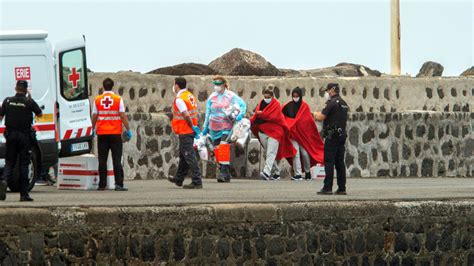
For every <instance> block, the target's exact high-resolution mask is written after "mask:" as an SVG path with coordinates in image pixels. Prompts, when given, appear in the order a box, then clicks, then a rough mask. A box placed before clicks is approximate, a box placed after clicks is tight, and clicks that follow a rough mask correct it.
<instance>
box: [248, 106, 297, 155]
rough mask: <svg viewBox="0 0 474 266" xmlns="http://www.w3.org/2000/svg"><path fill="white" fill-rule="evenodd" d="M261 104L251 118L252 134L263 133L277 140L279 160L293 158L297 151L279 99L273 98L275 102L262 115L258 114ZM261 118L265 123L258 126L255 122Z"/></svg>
mask: <svg viewBox="0 0 474 266" xmlns="http://www.w3.org/2000/svg"><path fill="white" fill-rule="evenodd" d="M261 103H262V102H261V101H260V103H259V104H258V106H257V109H256V110H255V114H254V115H253V116H252V117H251V118H250V122H251V123H252V126H251V128H250V129H251V130H252V133H253V134H254V135H255V136H257V138H258V132H259V131H262V132H263V133H265V134H266V135H267V136H269V137H271V138H274V139H276V140H277V141H278V142H279V143H280V145H279V147H278V153H277V157H276V159H277V160H281V159H283V158H293V157H294V156H295V154H296V150H295V148H294V147H293V144H291V140H290V137H289V134H288V133H289V132H288V125H287V124H286V121H285V116H284V115H283V113H282V112H281V105H280V102H278V100H277V99H275V98H273V100H272V101H271V102H270V103H269V104H268V105H267V107H265V109H263V111H262V113H261V114H257V112H258V111H259V110H260V104H261ZM257 118H259V119H262V120H264V121H265V122H264V123H262V124H256V123H255V120H256V119H257Z"/></svg>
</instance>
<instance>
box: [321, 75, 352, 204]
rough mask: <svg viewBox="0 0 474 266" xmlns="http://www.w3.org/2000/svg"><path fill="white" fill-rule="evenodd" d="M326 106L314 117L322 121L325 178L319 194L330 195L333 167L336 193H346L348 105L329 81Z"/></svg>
mask: <svg viewBox="0 0 474 266" xmlns="http://www.w3.org/2000/svg"><path fill="white" fill-rule="evenodd" d="M325 97H326V99H327V102H326V107H324V109H323V110H322V111H321V112H315V113H314V114H313V115H314V118H315V119H316V120H318V121H323V137H324V170H325V172H326V178H325V179H324V187H323V188H322V189H321V190H320V191H319V192H318V194H320V195H332V194H333V193H332V184H333V180H334V167H336V172H337V186H338V189H337V191H336V192H335V194H337V195H346V166H345V164H344V153H345V146H344V145H345V143H346V138H347V133H346V123H347V113H348V111H349V107H348V106H347V104H346V102H345V101H344V100H343V99H342V98H341V96H339V84H337V83H329V84H328V85H327V87H326V90H325Z"/></svg>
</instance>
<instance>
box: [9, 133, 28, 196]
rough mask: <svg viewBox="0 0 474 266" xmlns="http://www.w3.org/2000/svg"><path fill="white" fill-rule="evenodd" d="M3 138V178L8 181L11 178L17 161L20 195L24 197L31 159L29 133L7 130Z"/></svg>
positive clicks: (26, 193) (26, 192) (26, 191)
mask: <svg viewBox="0 0 474 266" xmlns="http://www.w3.org/2000/svg"><path fill="white" fill-rule="evenodd" d="M5 138H6V141H7V143H6V154H5V169H4V170H3V178H4V179H5V180H9V179H10V178H12V177H13V171H14V169H15V166H16V162H17V161H18V163H19V180H18V181H19V185H20V194H21V196H26V195H28V185H29V180H28V165H29V164H30V158H31V157H30V156H31V132H29V131H12V130H7V133H6V134H5Z"/></svg>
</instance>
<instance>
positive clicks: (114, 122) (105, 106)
mask: <svg viewBox="0 0 474 266" xmlns="http://www.w3.org/2000/svg"><path fill="white" fill-rule="evenodd" d="M121 99H122V98H121V97H120V96H118V95H116V94H113V93H104V94H102V95H99V96H97V97H96V98H95V106H96V108H97V115H98V117H97V123H96V125H97V126H96V133H97V135H117V134H122V118H121V117H120V112H119V111H120V101H121Z"/></svg>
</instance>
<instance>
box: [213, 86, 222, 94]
mask: <svg viewBox="0 0 474 266" xmlns="http://www.w3.org/2000/svg"><path fill="white" fill-rule="evenodd" d="M214 91H215V92H218V93H221V92H223V91H224V88H223V87H222V86H217V85H215V86H214Z"/></svg>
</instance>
